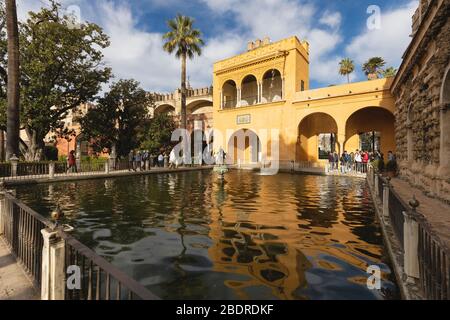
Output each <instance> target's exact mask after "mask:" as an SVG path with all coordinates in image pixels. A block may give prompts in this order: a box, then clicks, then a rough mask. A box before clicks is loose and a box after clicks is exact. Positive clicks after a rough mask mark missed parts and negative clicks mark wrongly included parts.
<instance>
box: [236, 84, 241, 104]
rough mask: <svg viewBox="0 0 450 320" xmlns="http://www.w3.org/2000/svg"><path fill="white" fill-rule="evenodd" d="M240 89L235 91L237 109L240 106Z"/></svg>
mask: <svg viewBox="0 0 450 320" xmlns="http://www.w3.org/2000/svg"><path fill="white" fill-rule="evenodd" d="M241 98H242V96H241V87H239V88H238V89H237V101H236V107H237V108H239V107H240V106H241Z"/></svg>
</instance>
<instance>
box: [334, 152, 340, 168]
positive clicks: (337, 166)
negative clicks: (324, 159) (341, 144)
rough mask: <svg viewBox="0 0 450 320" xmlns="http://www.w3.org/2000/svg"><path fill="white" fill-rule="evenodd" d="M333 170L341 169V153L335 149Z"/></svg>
mask: <svg viewBox="0 0 450 320" xmlns="http://www.w3.org/2000/svg"><path fill="white" fill-rule="evenodd" d="M333 158H334V159H333V165H334V166H333V171H338V170H339V155H338V154H337V152H336V151H335V152H334V154H333Z"/></svg>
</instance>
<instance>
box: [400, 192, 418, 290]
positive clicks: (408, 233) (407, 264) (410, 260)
mask: <svg viewBox="0 0 450 320" xmlns="http://www.w3.org/2000/svg"><path fill="white" fill-rule="evenodd" d="M409 205H410V206H411V208H412V212H413V213H414V212H416V208H417V207H418V206H419V201H417V200H416V197H413V199H412V200H411V201H410V202H409ZM403 216H404V218H405V222H404V224H403V243H404V256H403V258H404V268H405V274H406V276H407V279H406V282H408V283H415V279H419V278H420V269H419V251H418V250H419V225H418V223H417V221H416V220H415V218H414V215H413V214H412V213H411V212H409V211H403Z"/></svg>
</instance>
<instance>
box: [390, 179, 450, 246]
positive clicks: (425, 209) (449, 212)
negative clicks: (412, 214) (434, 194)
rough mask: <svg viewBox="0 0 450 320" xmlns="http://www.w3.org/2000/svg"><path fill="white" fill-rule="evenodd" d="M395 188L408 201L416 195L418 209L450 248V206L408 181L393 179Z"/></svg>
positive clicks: (392, 182)
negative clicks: (429, 195)
mask: <svg viewBox="0 0 450 320" xmlns="http://www.w3.org/2000/svg"><path fill="white" fill-rule="evenodd" d="M391 184H392V186H393V187H394V190H395V191H396V192H397V194H398V195H399V196H400V197H401V198H402V199H403V200H404V201H405V202H406V203H409V201H410V200H411V199H412V197H413V196H416V199H417V200H418V201H419V203H420V206H419V207H418V208H417V211H418V212H419V213H420V214H421V215H422V216H424V217H425V218H426V220H427V222H428V224H429V225H430V227H431V228H432V230H433V231H434V232H435V233H436V235H437V236H438V237H439V239H440V240H441V241H442V242H443V243H444V244H445V245H446V247H447V248H450V232H449V230H450V206H449V205H447V204H445V203H444V202H442V201H439V200H437V199H433V198H430V197H428V196H426V195H424V194H423V192H422V191H420V190H419V189H417V188H414V187H411V186H410V185H409V183H408V182H406V181H403V180H400V179H392V181H391Z"/></svg>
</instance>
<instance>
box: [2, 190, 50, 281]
mask: <svg viewBox="0 0 450 320" xmlns="http://www.w3.org/2000/svg"><path fill="white" fill-rule="evenodd" d="M3 197H4V199H3V201H2V208H1V210H0V215H1V219H0V221H1V223H0V234H3V238H4V239H5V240H6V243H7V245H8V247H9V249H10V250H11V252H12V253H13V254H14V256H15V257H16V259H17V260H18V261H19V262H20V263H22V265H23V267H24V269H25V271H26V272H27V273H28V274H29V275H30V276H31V279H32V280H33V282H34V284H35V286H36V287H37V288H40V287H41V268H42V248H43V244H44V242H43V238H42V235H41V230H42V229H45V228H46V227H53V223H52V222H51V221H49V220H47V219H45V218H44V217H42V216H41V215H39V214H38V213H37V212H35V211H34V210H32V209H30V208H28V207H27V206H26V205H24V204H23V203H22V202H20V201H19V200H17V199H15V198H14V197H13V196H12V195H10V194H9V193H8V192H4V193H3Z"/></svg>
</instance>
